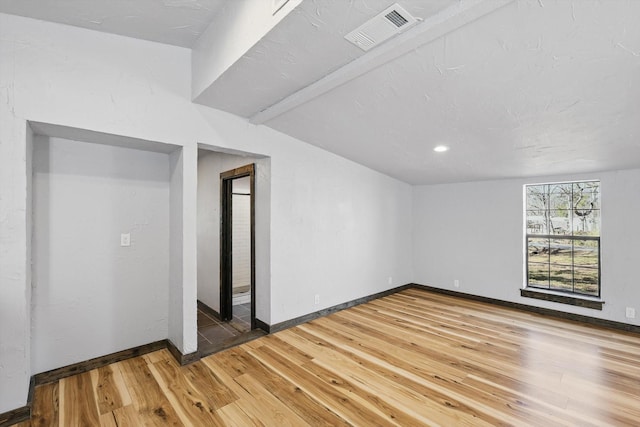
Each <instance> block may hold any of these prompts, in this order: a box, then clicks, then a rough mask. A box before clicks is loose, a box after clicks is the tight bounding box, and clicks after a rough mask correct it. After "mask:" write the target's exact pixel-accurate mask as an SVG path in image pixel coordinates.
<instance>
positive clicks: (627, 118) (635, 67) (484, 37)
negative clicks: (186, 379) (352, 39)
mask: <svg viewBox="0 0 640 427" xmlns="http://www.w3.org/2000/svg"><path fill="white" fill-rule="evenodd" d="M638 16H640V2H639V1H633V0H632V1H589V0H581V1H574V2H570V1H564V0H561V1H550V0H544V1H538V0H535V1H515V2H513V3H510V4H507V5H506V6H505V7H503V8H500V9H498V10H495V11H493V12H492V13H490V14H488V15H486V16H483V17H482V18H480V19H478V20H475V21H473V22H470V23H468V24H466V25H464V26H463V27H461V28H459V29H456V30H454V31H452V32H450V33H448V34H447V35H445V36H444V37H441V38H438V39H437V40H434V41H432V42H430V43H427V44H424V45H422V46H420V47H419V48H417V49H415V50H411V51H409V52H408V53H406V54H404V55H402V56H401V57H399V58H397V59H395V60H393V61H390V62H387V63H384V64H382V65H380V66H378V67H376V68H374V69H372V70H370V71H367V72H366V73H364V74H362V75H361V76H359V77H357V78H354V79H352V80H350V81H348V82H346V83H344V84H341V85H340V86H338V87H336V88H333V89H331V90H329V91H327V92H326V93H320V94H319V95H318V96H316V97H314V98H311V99H309V100H308V101H306V102H305V103H302V104H301V105H297V106H295V107H294V108H292V109H290V110H288V111H285V112H284V113H282V114H280V115H277V116H275V117H273V118H271V119H269V120H267V121H265V122H264V124H265V125H267V126H270V127H272V128H274V129H277V130H280V131H282V132H284V133H286V134H289V135H292V136H294V137H296V138H299V139H301V140H303V141H307V142H309V143H311V144H314V145H317V146H319V147H322V148H325V149H327V150H329V151H332V152H334V153H336V154H339V155H341V156H344V157H346V158H349V159H352V160H355V161H357V162H359V163H362V164H364V165H367V166H369V167H371V168H373V169H376V170H378V171H380V172H383V173H385V174H388V175H391V176H394V177H397V178H399V179H401V180H403V181H406V182H409V183H414V184H421V183H442V182H460V181H474V180H485V179H499V178H508V177H509V178H510V177H523V176H537V175H550V174H564V173H582V172H595V171H599V170H610V169H625V168H634V167H640V141H639V139H640V119H639V117H640V26H638V25H637V22H636V20H637V19H636V18H637V17H638ZM285 25H286V23H285ZM268 37H269V36H267V38H268ZM380 48H382V46H381V47H380ZM438 144H446V145H448V146H450V148H451V150H450V151H448V152H446V153H442V154H438V153H434V152H433V147H434V146H436V145H438Z"/></svg>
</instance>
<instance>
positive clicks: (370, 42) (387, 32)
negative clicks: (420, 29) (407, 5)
mask: <svg viewBox="0 0 640 427" xmlns="http://www.w3.org/2000/svg"><path fill="white" fill-rule="evenodd" d="M416 22H418V20H417V19H416V18H414V17H413V16H411V15H410V14H409V12H407V11H406V10H404V9H403V8H402V7H401V6H400V5H399V4H398V3H395V4H393V5H392V6H391V7H388V8H387V9H385V10H383V11H382V12H380V13H379V14H378V15H376V16H375V17H373V18H371V19H370V20H369V21H367V22H365V23H364V24H362V25H360V26H359V27H358V28H356V29H355V30H353V31H351V32H350V33H349V34H347V35H346V36H344V38H345V39H347V40H349V41H350V42H351V43H353V44H355V45H356V46H358V47H359V48H360V49H362V50H365V51H367V50H369V49H371V48H372V47H374V46H377V45H379V44H380V43H382V42H383V41H385V40H388V39H390V38H391V37H393V36H395V35H396V34H400V33H401V32H403V31H405V30H407V29H409V28H411V27H412V26H413V25H414V24H415V23H416Z"/></svg>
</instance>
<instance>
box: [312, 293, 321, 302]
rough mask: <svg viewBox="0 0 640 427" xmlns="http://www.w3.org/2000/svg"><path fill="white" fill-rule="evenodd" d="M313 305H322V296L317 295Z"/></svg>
mask: <svg viewBox="0 0 640 427" xmlns="http://www.w3.org/2000/svg"><path fill="white" fill-rule="evenodd" d="M313 303H314V304H315V305H318V304H320V295H318V294H316V295H315V296H314V297H313Z"/></svg>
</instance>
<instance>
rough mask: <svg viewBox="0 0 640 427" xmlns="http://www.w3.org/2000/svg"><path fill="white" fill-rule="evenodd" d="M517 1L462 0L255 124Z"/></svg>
mask: <svg viewBox="0 0 640 427" xmlns="http://www.w3.org/2000/svg"><path fill="white" fill-rule="evenodd" d="M513 1H514V0H460V1H459V2H457V3H456V4H454V5H453V6H450V7H448V8H446V9H444V10H443V11H441V12H439V13H437V14H435V15H433V16H430V17H429V18H427V19H425V20H424V21H422V22H420V23H419V24H417V25H416V26H414V27H413V28H411V29H410V30H408V31H406V32H405V33H402V34H400V35H398V36H397V37H394V38H392V39H391V40H389V41H387V42H385V43H383V44H381V45H380V46H378V47H376V48H375V49H372V50H371V51H369V52H367V53H366V54H365V55H362V56H361V57H359V58H357V59H355V60H353V61H351V62H349V63H348V64H346V65H345V66H344V67H341V68H339V69H337V70H336V71H334V72H333V73H331V74H328V75H326V76H324V77H323V78H321V79H320V80H317V81H315V82H314V83H312V84H310V85H309V86H306V87H304V88H302V89H300V90H299V91H297V92H294V93H292V94H291V95H289V96H287V97H286V98H284V99H283V100H281V101H279V102H277V103H276V104H273V105H271V106H269V107H267V108H266V109H264V110H262V111H260V112H259V113H256V114H255V115H253V116H252V117H251V118H250V121H251V123H254V124H262V123H265V122H267V121H269V120H271V119H273V118H275V117H278V116H280V115H281V114H284V113H286V112H287V111H289V110H292V109H293V108H296V107H298V106H300V105H302V104H304V103H306V102H309V101H311V100H312V99H314V98H317V97H319V96H321V95H323V94H325V93H327V92H329V91H330V90H332V89H335V88H336V87H338V86H341V85H343V84H345V83H347V82H349V81H351V80H353V79H355V78H357V77H359V76H361V75H363V74H365V73H367V72H369V71H371V70H374V69H376V68H378V67H380V66H382V65H384V64H386V63H387V62H390V61H393V60H394V59H396V58H399V57H400V56H402V55H405V54H407V53H409V52H411V51H412V50H414V49H417V48H418V47H420V46H422V45H425V44H427V43H430V42H432V41H434V40H437V39H438V38H440V37H442V36H443V35H445V34H447V33H450V32H452V31H454V30H456V29H458V28H460V27H462V26H464V25H466V24H468V23H470V22H473V21H475V20H476V19H479V18H481V17H483V16H484V15H487V14H489V13H491V12H493V11H495V10H497V9H500V8H501V7H503V6H505V5H507V4H509V3H511V2H513Z"/></svg>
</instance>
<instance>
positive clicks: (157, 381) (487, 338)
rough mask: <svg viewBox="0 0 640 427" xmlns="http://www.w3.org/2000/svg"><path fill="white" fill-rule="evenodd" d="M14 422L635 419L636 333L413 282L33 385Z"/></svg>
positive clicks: (639, 380) (639, 393) (639, 374)
mask: <svg viewBox="0 0 640 427" xmlns="http://www.w3.org/2000/svg"><path fill="white" fill-rule="evenodd" d="M34 412H35V414H34V417H33V419H32V422H31V423H23V424H21V426H29V425H32V426H41V425H51V426H58V425H59V426H65V427H66V426H99V425H101V426H120V427H122V426H142V425H153V426H155V425H194V426H215V425H232V426H250V425H266V426H286V425H293V426H304V425H312V426H317V425H329V426H339V425H356V426H386V425H400V426H416V425H442V426H457V425H469V426H489V425H491V426H495V425H516V426H523V425H533V426H555V425H572V426H589V425H619V426H622V425H628V426H638V425H640V337H639V336H638V335H633V334H627V333H620V332H614V331H610V330H606V329H600V328H596V327H591V326H583V325H579V324H577V323H572V322H566V321H560V320H555V319H549V318H545V317H542V316H538V315H534V314H530V313H523V312H519V311H515V310H509V309H504V308H500V307H495V306H492V305H486V304H482V303H475V302H470V301H465V300H461V299H456V298H452V297H446V296H441V295H436V294H432V293H429V292H426V291H420V290H407V291H403V292H401V293H398V294H395V295H392V296H389V297H385V298H383V299H379V300H376V301H373V302H369V303H367V304H363V305H360V306H357V307H353V308H350V309H348V310H345V311H342V312H339V313H335V314H333V315H330V316H328V317H325V318H321V319H318V320H314V321H312V322H309V323H306V324H304V325H301V326H298V327H295V328H292V329H289V330H286V331H282V332H279V333H276V334H273V335H270V336H267V337H263V338H260V339H258V340H255V341H252V342H250V343H248V344H244V345H242V346H240V347H236V348H233V349H230V350H227V351H224V352H222V353H218V354H215V355H212V356H209V357H207V358H204V359H202V360H201V361H200V362H197V363H195V364H192V365H190V366H185V367H179V366H178V365H177V364H176V363H175V361H174V360H173V359H172V357H171V356H170V354H169V353H168V352H167V351H164V350H163V351H159V352H155V353H151V354H148V355H146V356H142V357H139V358H136V359H130V360H127V361H124V362H120V363H115V364H113V365H110V366H107V367H104V368H101V369H97V370H94V371H91V372H89V373H85V374H80V375H76V376H73V377H69V378H66V379H63V380H61V381H59V382H57V383H53V384H49V385H43V386H39V387H37V389H36V395H35V402H34Z"/></svg>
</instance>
